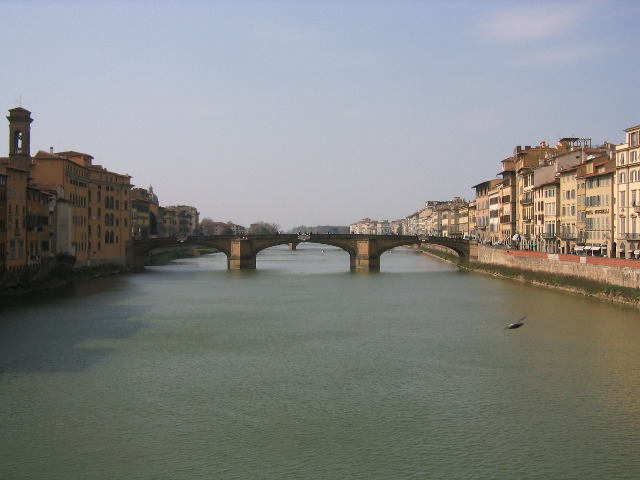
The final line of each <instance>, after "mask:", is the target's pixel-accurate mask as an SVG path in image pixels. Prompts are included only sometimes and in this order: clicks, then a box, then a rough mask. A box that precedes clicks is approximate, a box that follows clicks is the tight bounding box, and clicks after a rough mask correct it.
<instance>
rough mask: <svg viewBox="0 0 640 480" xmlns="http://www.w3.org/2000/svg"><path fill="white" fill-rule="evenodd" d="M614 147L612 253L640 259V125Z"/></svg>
mask: <svg viewBox="0 0 640 480" xmlns="http://www.w3.org/2000/svg"><path fill="white" fill-rule="evenodd" d="M625 134H626V139H625V140H626V141H625V143H623V144H621V145H619V146H618V147H616V180H615V181H616V186H615V197H616V199H615V211H614V217H615V218H614V221H615V225H614V231H615V241H616V246H615V251H616V254H617V256H618V257H620V258H638V257H639V256H640V217H639V216H638V215H640V161H639V159H640V125H638V126H635V127H631V128H627V129H626V130H625Z"/></svg>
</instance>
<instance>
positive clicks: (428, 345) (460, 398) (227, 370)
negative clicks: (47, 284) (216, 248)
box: [0, 245, 640, 479]
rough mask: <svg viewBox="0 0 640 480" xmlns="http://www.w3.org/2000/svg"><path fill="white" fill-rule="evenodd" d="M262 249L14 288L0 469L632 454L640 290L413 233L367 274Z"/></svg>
mask: <svg viewBox="0 0 640 480" xmlns="http://www.w3.org/2000/svg"><path fill="white" fill-rule="evenodd" d="M323 250H324V251H323ZM257 266H258V269H257V270H255V271H227V269H226V258H225V257H224V256H223V255H221V254H216V255H213V256H206V257H202V258H199V259H189V260H182V261H180V262H176V263H173V264H171V265H168V266H163V267H153V268H148V269H147V270H146V271H145V272H144V273H142V274H136V275H127V276H120V277H112V278H106V279H100V280H96V281H91V282H85V283H83V284H79V285H77V286H76V287H74V289H70V290H68V291H67V292H65V294H63V295H59V294H58V295H56V296H55V298H40V296H37V297H38V298H36V299H31V300H30V301H29V303H28V305H25V304H23V305H15V304H14V305H13V306H11V307H9V306H8V305H7V304H4V305H3V306H2V309H1V310H0V391H1V392H2V395H0V411H2V412H3V413H2V430H3V435H2V436H0V478H65V479H85V478H93V479H102V478H104V479H106V478H110V479H111V478H185V479H192V478H216V479H226V478H228V479H236V478H261V479H283V478H295V479H307V478H309V479H315V478H318V479H332V478H336V479H338V478H340V479H343V478H367V479H389V478H393V479H398V478H407V479H409V478H411V479H413V478H447V479H450V478H505V479H507V478H508V479H513V478H527V479H529V478H531V479H535V478H540V479H543V478H544V479H548V478H554V479H563V478H564V479H574V478H580V479H602V478H618V479H621V478H636V475H637V472H638V471H640V464H639V461H638V458H640V457H638V455H637V445H638V441H639V440H640V425H639V419H640V416H639V415H638V413H640V412H639V409H638V406H639V403H640V402H639V400H638V399H639V398H640V387H639V386H638V385H639V384H638V381H637V379H638V378H639V375H638V374H639V373H640V372H639V369H640V355H638V345H640V324H639V323H638V316H637V311H636V310H634V309H631V308H627V307H622V306H618V305H613V304H610V303H607V302H603V301H598V300H593V299H588V298H584V297H581V296H577V295H568V294H560V293H556V292H553V291H550V290H544V289H538V288H532V287H528V286H524V285H519V284H512V283H509V282H506V281H502V280H497V279H493V278H490V277H485V276H480V275H475V274H470V273H466V272H460V271H458V270H457V269H456V268H454V267H452V266H450V265H447V264H444V263H440V262H437V261H435V260H433V259H430V258H429V257H427V256H424V255H419V254H417V253H416V252H414V251H413V250H411V249H408V248H407V249H404V248H403V249H396V250H394V251H392V252H387V253H385V254H384V255H383V256H382V261H381V271H380V272H378V273H372V274H354V273H351V272H350V271H349V257H348V254H346V253H345V252H342V251H340V250H338V249H334V248H332V247H326V246H319V245H301V246H300V247H299V249H298V250H296V251H288V250H287V249H286V248H272V249H269V250H266V251H264V252H262V253H260V255H259V256H258V260H257ZM523 315H526V316H527V321H526V324H525V326H524V327H522V328H521V329H518V330H504V326H505V325H507V324H508V323H511V322H512V321H513V320H515V319H517V318H519V317H520V316H523Z"/></svg>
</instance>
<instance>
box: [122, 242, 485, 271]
mask: <svg viewBox="0 0 640 480" xmlns="http://www.w3.org/2000/svg"><path fill="white" fill-rule="evenodd" d="M303 242H308V243H320V244H324V245H332V246H334V247H338V248H341V249H342V250H345V251H346V252H348V253H349V261H350V267H351V270H353V271H370V270H374V271H375V270H380V255H382V254H383V253H384V252H386V251H387V250H391V249H392V248H395V247H400V246H404V245H420V244H423V243H429V244H434V245H441V246H444V247H448V248H450V249H451V250H453V251H455V252H456V253H457V254H458V257H459V258H460V262H466V261H468V260H470V259H471V260H474V259H477V258H478V250H477V245H478V244H477V242H475V241H470V240H463V239H460V238H454V237H435V236H417V235H354V234H348V235H341V234H336V235H334V234H320V233H309V234H273V235H244V236H235V235H207V236H205V235H197V236H190V237H183V238H179V237H167V238H147V239H143V240H130V241H129V243H128V245H127V263H128V264H129V266H131V267H133V268H142V267H143V266H144V257H145V255H146V254H148V252H150V251H152V250H155V249H156V248H160V247H169V246H173V245H194V246H202V247H213V248H216V249H217V250H219V251H221V252H223V253H224V254H225V255H226V256H227V267H228V268H229V269H230V270H246V269H255V268H256V257H257V255H258V253H259V252H261V251H262V250H264V249H266V248H270V247H274V246H276V245H289V247H290V248H291V249H295V248H296V246H297V245H298V244H300V243H303Z"/></svg>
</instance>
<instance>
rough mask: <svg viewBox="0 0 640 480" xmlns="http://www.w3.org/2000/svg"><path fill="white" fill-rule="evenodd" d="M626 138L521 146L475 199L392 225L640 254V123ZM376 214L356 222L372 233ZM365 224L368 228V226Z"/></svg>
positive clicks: (431, 206)
mask: <svg viewBox="0 0 640 480" xmlns="http://www.w3.org/2000/svg"><path fill="white" fill-rule="evenodd" d="M624 133H625V142H624V143H622V144H619V145H615V144H611V143H605V144H604V145H600V146H595V147H594V146H592V145H591V139H588V138H586V139H585V138H562V139H560V140H559V141H558V142H557V144H556V145H555V146H550V145H548V144H547V143H546V142H541V143H540V144H539V145H538V146H535V147H531V146H517V147H515V148H514V150H513V155H512V156H510V157H508V158H506V159H504V160H502V161H501V162H500V163H501V167H502V168H501V171H500V172H498V173H497V175H496V177H498V178H494V179H491V180H486V181H483V182H481V183H478V184H477V185H475V186H474V187H473V188H474V189H475V194H476V195H475V199H473V200H472V201H469V202H467V201H465V200H463V199H461V198H458V197H456V198H454V199H453V200H452V201H429V202H426V204H425V206H424V208H422V209H421V210H420V211H418V212H416V213H414V214H413V215H410V216H408V217H406V218H404V219H402V220H398V221H394V222H383V223H387V224H389V225H390V230H391V233H404V234H409V235H438V236H464V235H468V236H469V237H470V238H475V239H477V240H479V241H482V242H485V243H491V244H504V245H514V244H515V245H517V246H519V247H520V248H526V249H532V250H537V251H541V252H548V253H577V254H588V255H601V256H611V257H615V258H640V125H638V126H634V127H630V128H627V129H626V130H624ZM376 224H377V222H375V221H372V220H370V219H365V220H362V221H361V222H357V223H355V224H353V225H351V231H352V232H354V233H373V232H374V231H375V230H376ZM364 230H366V231H364Z"/></svg>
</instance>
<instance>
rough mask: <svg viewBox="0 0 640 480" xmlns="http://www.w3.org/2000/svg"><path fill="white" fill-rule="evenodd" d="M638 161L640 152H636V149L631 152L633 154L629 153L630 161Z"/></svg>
mask: <svg viewBox="0 0 640 480" xmlns="http://www.w3.org/2000/svg"><path fill="white" fill-rule="evenodd" d="M637 161H638V152H636V151H635V150H634V151H633V152H631V154H630V155H629V162H631V163H633V162H637Z"/></svg>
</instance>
